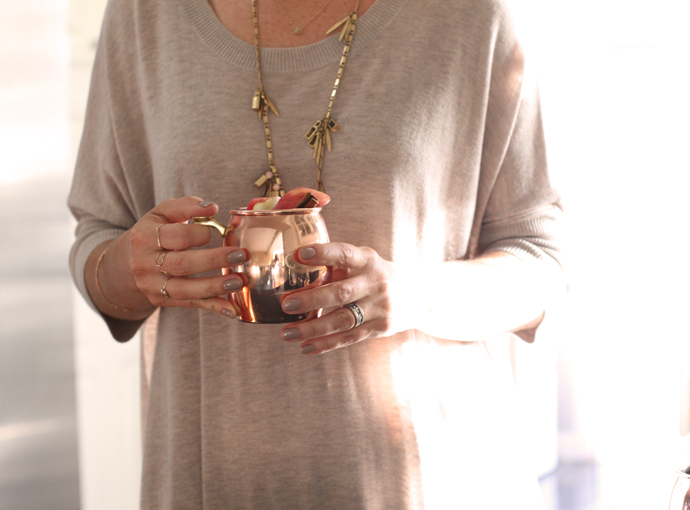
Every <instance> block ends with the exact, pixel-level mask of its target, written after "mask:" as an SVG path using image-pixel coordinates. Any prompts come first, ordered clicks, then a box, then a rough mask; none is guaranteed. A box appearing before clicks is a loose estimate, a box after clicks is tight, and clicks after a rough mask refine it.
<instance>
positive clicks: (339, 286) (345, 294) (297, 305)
mask: <svg viewBox="0 0 690 510" xmlns="http://www.w3.org/2000/svg"><path fill="white" fill-rule="evenodd" d="M371 293H372V291H371V290H370V289H369V281H368V280H367V279H366V278H365V276H364V275H356V276H351V277H350V278H347V279H345V280H340V281H339V282H334V283H329V284H327V285H321V286H320V287H314V288H310V289H307V290H301V291H297V292H293V293H291V294H286V295H285V296H283V298H282V301H281V306H282V307H283V310H284V311H285V313H291V314H300V313H305V312H309V311H312V310H318V309H320V308H330V307H340V306H343V305H346V304H348V303H352V302H353V301H357V300H359V299H362V298H365V297H366V296H368V295H369V294H371Z"/></svg>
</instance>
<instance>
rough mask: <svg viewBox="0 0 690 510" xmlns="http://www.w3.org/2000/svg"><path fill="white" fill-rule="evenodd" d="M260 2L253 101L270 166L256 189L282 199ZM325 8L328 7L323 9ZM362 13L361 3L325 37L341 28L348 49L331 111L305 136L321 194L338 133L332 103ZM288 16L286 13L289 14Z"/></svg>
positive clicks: (254, 8)
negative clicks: (265, 77) (263, 69)
mask: <svg viewBox="0 0 690 510" xmlns="http://www.w3.org/2000/svg"><path fill="white" fill-rule="evenodd" d="M257 1H258V0H252V16H253V21H254V51H255V54H256V71H257V75H258V78H259V86H258V88H257V89H256V92H255V93H254V97H253V98H252V110H254V111H256V112H257V113H258V115H259V118H260V119H261V120H262V122H263V125H264V135H265V137H266V150H267V153H268V165H269V170H268V171H267V172H266V173H264V174H263V175H261V177H259V178H258V179H257V180H256V182H255V183H254V186H256V187H257V188H261V187H263V188H264V192H263V196H265V197H268V196H283V195H284V194H285V190H284V189H283V182H282V180H281V178H280V173H279V172H278V169H277V168H276V166H275V161H274V157H273V141H272V139H271V127H270V124H269V120H268V112H269V110H270V111H272V112H273V113H275V114H276V115H279V113H278V109H277V108H276V107H275V105H274V104H273V102H272V101H271V100H270V99H269V97H268V95H267V94H266V91H265V90H264V84H263V79H262V77H261V52H260V51H259V15H258V9H257ZM324 8H325V7H324ZM358 9H359V0H356V4H355V9H354V10H353V11H352V12H351V13H350V14H349V15H348V16H347V17H345V18H344V19H342V20H341V21H339V22H338V23H336V24H335V25H333V26H332V27H331V28H330V29H328V31H327V32H326V34H330V33H331V32H334V31H335V30H337V29H338V28H339V27H341V26H342V30H341V32H340V37H339V39H338V40H340V41H342V40H343V39H345V46H344V48H343V53H342V56H341V57H340V65H339V66H338V72H337V74H336V78H335V83H334V84H333V90H332V91H331V96H330V100H329V101H328V108H327V109H326V114H325V115H324V117H323V118H322V119H320V120H318V121H316V122H315V123H314V125H313V126H312V127H311V128H309V131H307V133H306V134H305V137H306V138H307V142H308V144H309V147H311V148H312V149H313V159H314V162H315V164H316V167H317V169H318V174H317V189H318V190H319V191H325V187H324V185H323V180H322V173H323V156H324V149H325V148H326V147H328V151H329V152H330V151H331V146H332V141H331V132H336V131H338V129H339V126H338V123H337V122H336V121H335V119H333V118H332V117H331V111H332V110H333V102H334V101H335V96H336V93H337V92H338V87H339V86H340V81H341V80H342V77H343V72H344V70H345V63H346V62H347V56H348V54H349V53H350V47H351V46H352V40H353V38H354V36H355V28H357V19H358V16H357V11H358ZM286 14H287V13H286ZM288 19H289V18H288Z"/></svg>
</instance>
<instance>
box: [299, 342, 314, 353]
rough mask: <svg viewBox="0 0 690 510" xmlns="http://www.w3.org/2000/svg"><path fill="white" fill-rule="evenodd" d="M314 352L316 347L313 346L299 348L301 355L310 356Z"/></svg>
mask: <svg viewBox="0 0 690 510" xmlns="http://www.w3.org/2000/svg"><path fill="white" fill-rule="evenodd" d="M315 350H316V347H314V344H307V345H303V346H302V347H301V348H300V352H301V353H302V354H311V353H312V352H314V351H315Z"/></svg>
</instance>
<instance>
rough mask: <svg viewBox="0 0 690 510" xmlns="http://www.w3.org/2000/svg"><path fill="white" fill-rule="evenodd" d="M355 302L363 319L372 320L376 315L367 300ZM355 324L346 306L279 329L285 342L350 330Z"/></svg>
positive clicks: (351, 312) (354, 319)
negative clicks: (362, 313) (362, 314)
mask: <svg viewBox="0 0 690 510" xmlns="http://www.w3.org/2000/svg"><path fill="white" fill-rule="evenodd" d="M357 304H358V305H359V306H360V307H361V308H362V311H363V312H364V318H365V320H373V319H375V318H376V317H377V314H376V313H375V310H374V309H372V307H371V305H370V304H369V301H368V300H363V301H361V302H358V303H357ZM356 324H357V319H356V317H355V314H354V312H353V311H352V310H350V309H349V308H347V307H340V308H337V309H335V310H333V311H332V312H330V313H327V314H325V315H322V316H321V317H319V318H318V319H311V320H306V321H302V322H296V323H292V324H290V325H288V326H285V327H284V328H283V329H282V331H281V336H282V338H283V340H285V341H286V342H297V341H302V342H304V341H306V340H311V339H314V338H322V337H326V336H330V335H334V334H336V333H341V332H343V331H350V330H351V329H353V328H354V327H355V326H356Z"/></svg>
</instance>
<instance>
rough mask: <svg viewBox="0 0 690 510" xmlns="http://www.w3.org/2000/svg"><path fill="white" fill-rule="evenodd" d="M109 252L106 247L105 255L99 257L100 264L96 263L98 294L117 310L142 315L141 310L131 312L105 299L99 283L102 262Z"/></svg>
mask: <svg viewBox="0 0 690 510" xmlns="http://www.w3.org/2000/svg"><path fill="white" fill-rule="evenodd" d="M107 251H108V247H106V248H105V250H103V253H101V256H100V257H98V262H96V278H95V280H96V288H97V289H98V293H99V294H100V295H101V297H102V298H103V299H105V300H106V301H107V302H108V304H109V305H110V306H112V307H113V308H115V309H116V310H120V311H121V312H129V313H140V312H141V310H131V309H129V308H122V307H121V306H117V305H116V304H115V303H113V302H112V301H110V299H108V298H107V297H105V294H103V290H101V284H100V282H99V281H98V270H99V269H100V267H101V262H102V261H103V257H104V256H105V252H107Z"/></svg>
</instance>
